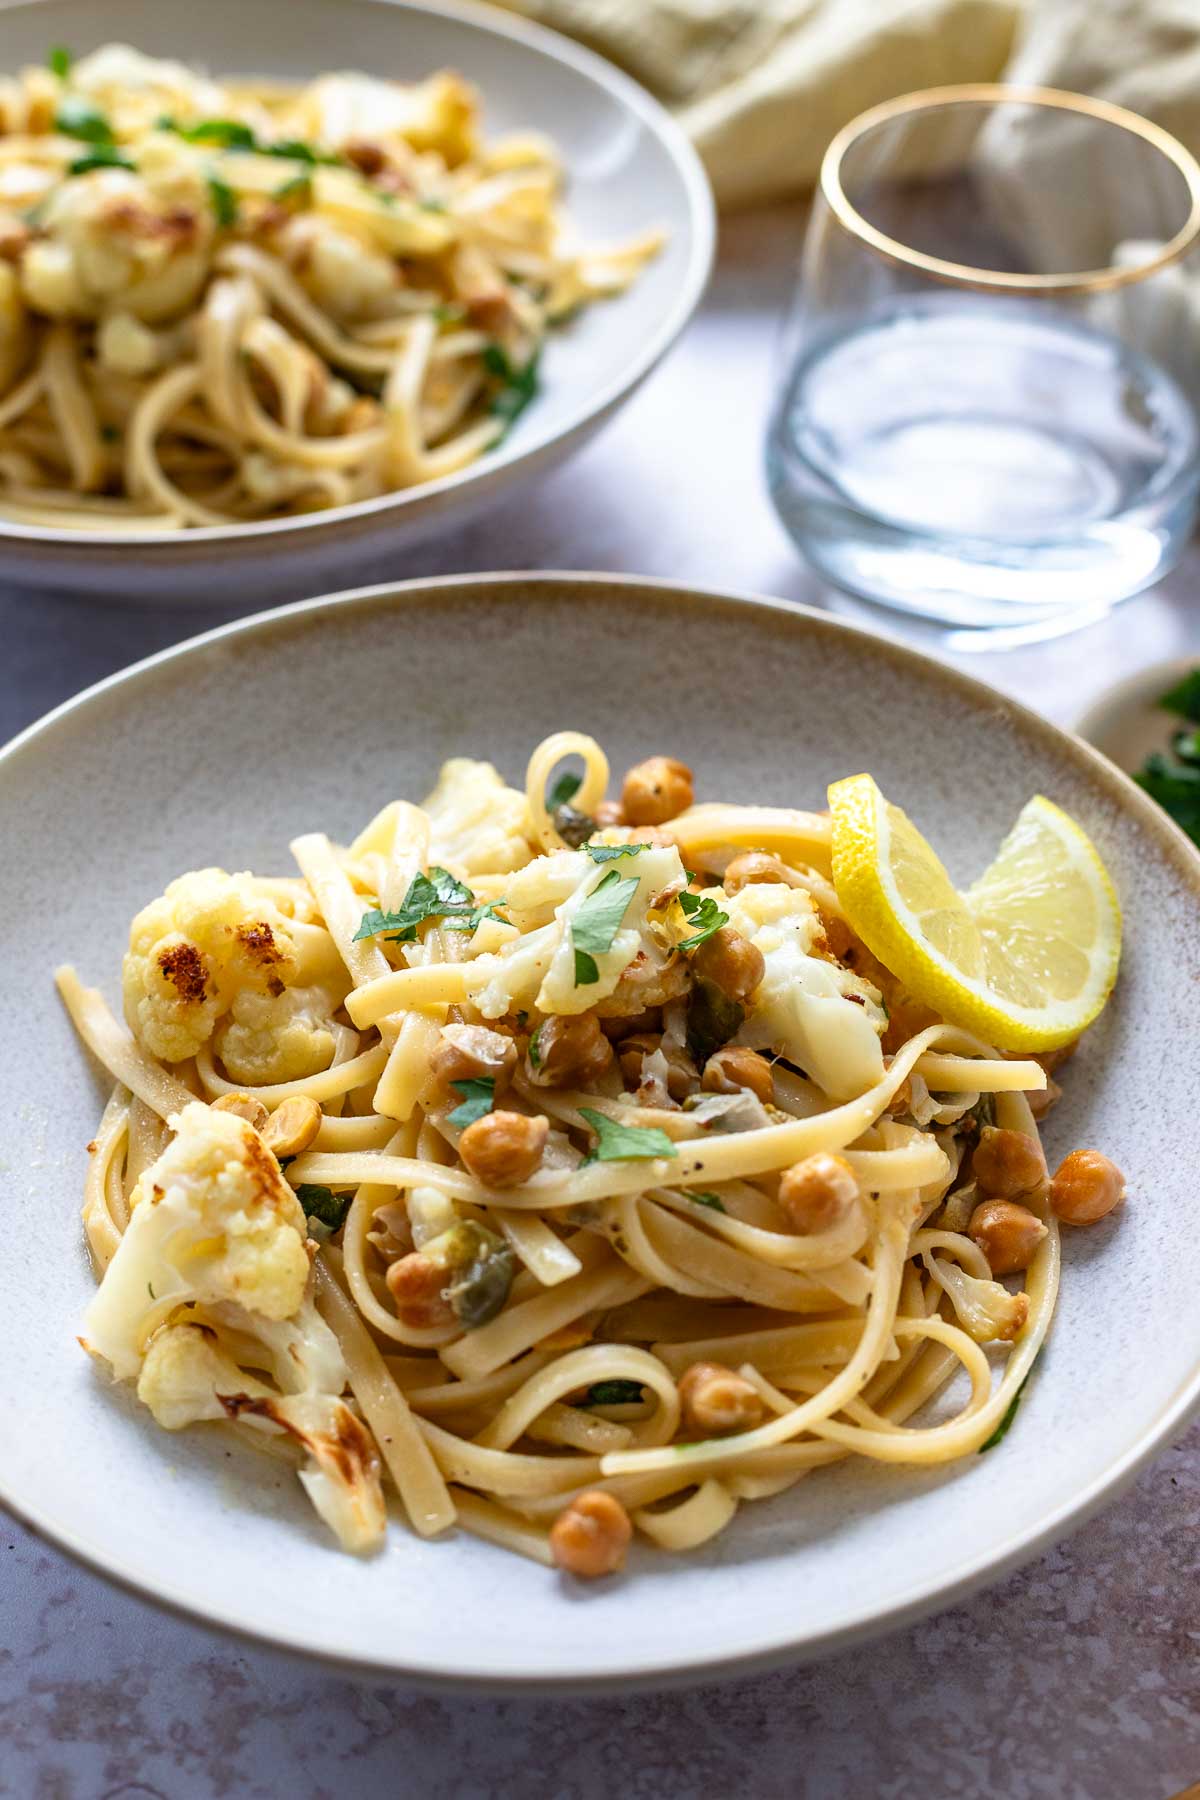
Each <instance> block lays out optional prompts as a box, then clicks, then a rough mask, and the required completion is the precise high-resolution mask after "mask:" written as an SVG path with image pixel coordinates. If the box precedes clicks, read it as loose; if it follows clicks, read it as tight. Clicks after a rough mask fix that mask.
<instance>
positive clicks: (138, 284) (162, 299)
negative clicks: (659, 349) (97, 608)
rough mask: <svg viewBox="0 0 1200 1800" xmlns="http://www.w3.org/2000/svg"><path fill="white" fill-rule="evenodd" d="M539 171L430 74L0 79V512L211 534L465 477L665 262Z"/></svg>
mask: <svg viewBox="0 0 1200 1800" xmlns="http://www.w3.org/2000/svg"><path fill="white" fill-rule="evenodd" d="M562 179H563V170H562V166H561V162H560V160H559V156H558V153H557V151H556V149H555V147H554V146H553V145H552V144H551V143H550V142H549V141H548V140H547V139H546V138H545V137H544V136H541V135H539V134H536V133H533V132H527V133H524V134H511V135H509V136H507V137H505V138H502V139H499V140H497V141H495V142H490V143H489V142H487V141H485V139H484V137H483V134H482V127H481V120H480V95H479V94H478V93H477V91H476V90H475V89H474V88H473V87H472V86H471V85H470V84H469V83H467V82H466V81H464V80H463V79H462V78H461V77H460V76H458V75H456V74H454V73H451V72H448V71H439V72H437V73H434V74H432V75H429V76H428V77H426V78H425V79H423V80H421V81H418V82H415V83H410V84H407V85H405V84H402V83H399V82H395V81H389V80H383V79H380V78H378V77H376V76H371V75H365V74H357V73H331V74H325V75H322V76H320V77H319V78H318V79H316V80H314V81H312V82H310V83H308V84H307V85H306V86H304V87H302V88H297V89H290V88H287V87H283V86H279V85H272V84H268V83H265V82H251V81H236V82H231V81H222V82H219V83H218V82H216V81H213V80H211V79H210V78H209V77H207V76H205V75H202V74H200V73H199V72H197V71H195V70H193V69H190V68H187V67H185V66H184V65H183V64H181V63H178V62H174V61H168V60H163V59H155V58H150V57H147V56H145V55H143V54H141V53H140V52H139V51H137V50H135V49H133V48H131V47H130V46H127V45H121V44H108V45H105V46H103V47H102V48H101V49H98V50H96V51H94V52H92V53H91V54H89V55H87V56H85V57H82V58H80V59H78V60H75V59H73V58H72V57H71V56H70V54H69V53H68V52H67V51H66V50H65V49H60V50H56V51H52V52H51V54H50V58H49V63H48V65H47V66H44V67H35V68H28V69H25V70H24V71H22V72H21V73H20V74H19V75H17V76H16V77H13V78H9V79H6V80H5V81H3V82H0V257H2V260H0V319H2V321H3V331H2V333H0V517H3V518H7V519H8V520H10V521H11V522H13V523H15V524H24V525H35V526H47V525H49V526H56V527H60V528H61V527H66V528H77V529H79V530H83V531H91V530H97V529H102V528H106V527H107V528H112V529H115V530H119V531H124V532H148V531H149V532H153V531H164V530H165V531H171V530H178V529H181V528H188V527H191V528H195V527H223V526H230V525H236V524H239V523H248V522H252V521H255V520H268V519H271V518H279V517H286V516H289V515H303V514H306V513H312V512H315V511H319V510H322V509H327V508H330V507H341V506H346V505H350V504H353V503H356V502H360V501H365V500H372V499H376V498H378V497H379V496H381V495H384V494H387V493H391V492H395V491H398V490H401V489H408V488H412V487H417V486H420V485H422V484H426V483H430V482H434V481H437V480H439V479H444V478H446V477H449V476H453V475H455V474H457V473H459V472H461V471H462V470H464V469H466V468H467V467H469V466H470V465H471V464H472V463H473V462H475V461H476V460H477V459H478V458H479V457H481V456H483V455H485V454H487V453H488V452H489V451H491V450H494V449H495V448H496V447H497V446H498V445H499V443H500V442H501V440H502V438H503V437H504V435H505V433H506V432H507V430H508V429H509V427H510V426H511V424H512V423H513V422H514V420H515V419H516V418H517V417H518V416H519V415H520V413H521V412H522V411H523V410H524V408H525V407H526V406H527V405H528V404H529V403H530V401H531V400H533V399H534V398H535V396H536V393H537V387H538V366H539V358H540V355H541V349H542V345H543V342H544V340H545V337H546V335H547V332H548V331H550V330H551V329H553V328H554V327H555V326H556V325H558V324H559V323H561V322H562V321H564V320H565V319H567V318H568V317H569V316H570V315H571V314H573V313H575V312H577V311H578V310H579V309H580V308H582V307H584V306H587V305H589V304H591V303H592V302H594V301H596V300H598V299H600V298H602V297H604V296H611V295H614V294H617V293H620V292H621V291H622V290H623V289H624V288H625V287H626V286H628V284H629V283H630V282H632V281H633V280H635V279H636V277H637V274H638V271H639V269H640V267H641V266H642V264H643V263H644V262H645V261H646V260H647V259H649V258H651V257H653V256H654V255H655V254H656V253H657V251H658V250H659V248H660V247H661V243H662V237H661V234H659V233H655V232H652V231H651V232H645V233H643V234H641V235H640V236H639V237H637V238H636V239H633V240H631V241H629V242H627V243H624V244H619V245H616V246H615V247H609V248H600V247H588V246H586V245H580V244H579V243H578V242H577V241H573V239H572V234H571V231H570V227H569V223H568V221H567V220H566V219H565V218H564V216H563V214H562V212H561V209H560V206H559V190H560V187H561V185H562Z"/></svg>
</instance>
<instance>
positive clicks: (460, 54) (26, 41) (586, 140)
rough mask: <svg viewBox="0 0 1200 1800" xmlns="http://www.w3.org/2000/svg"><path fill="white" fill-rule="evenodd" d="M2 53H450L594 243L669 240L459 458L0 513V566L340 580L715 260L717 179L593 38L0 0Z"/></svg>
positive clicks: (590, 406) (642, 352) (658, 347)
mask: <svg viewBox="0 0 1200 1800" xmlns="http://www.w3.org/2000/svg"><path fill="white" fill-rule="evenodd" d="M0 19H2V20H3V27H4V29H3V34H2V38H0V70H3V71H8V70H11V69H17V68H20V67H21V66H23V65H24V64H25V63H40V62H43V61H44V60H45V56H46V51H47V47H48V46H49V45H51V44H66V45H68V46H70V48H71V49H72V50H74V51H75V52H76V53H82V52H84V51H86V50H89V49H92V48H94V47H95V46H96V45H98V44H102V43H105V42H108V41H110V40H118V41H124V42H128V43H133V44H136V45H137V47H138V48H139V49H142V50H145V51H146V52H147V53H149V54H151V55H160V56H172V57H175V58H177V59H178V60H181V61H183V62H189V63H196V64H200V65H203V66H205V67H207V68H208V69H210V70H211V71H212V72H213V73H214V74H217V75H228V74H239V75H249V74H258V75H264V76H270V77H273V78H275V79H276V80H284V81H304V80H307V79H309V78H311V77H312V76H314V75H316V74H320V73H321V72H322V71H326V70H335V69H344V68H347V67H354V68H362V69H366V70H369V71H371V72H373V73H377V74H387V75H394V76H395V77H397V78H398V79H418V78H419V77H421V76H423V75H425V74H427V73H429V72H431V71H433V70H435V69H439V68H454V69H457V70H459V71H460V72H461V73H462V74H464V75H465V76H466V77H467V78H468V79H469V80H471V81H473V82H475V83H477V84H478V86H479V88H480V89H481V91H482V94H483V103H484V125H485V129H486V130H487V132H488V133H489V134H491V135H494V134H498V133H503V132H505V131H509V130H514V129H518V128H522V129H526V130H530V129H536V130H539V131H544V132H546V133H548V134H549V136H550V137H551V138H553V140H554V142H555V143H556V144H557V145H558V147H559V149H560V151H561V153H562V156H563V159H564V162H565V165H566V170H567V180H568V190H567V204H568V207H569V209H570V212H571V215H572V218H573V219H574V220H575V221H576V222H577V224H578V226H579V228H580V230H581V232H582V233H583V234H584V236H585V237H588V238H590V239H592V240H593V241H596V242H600V243H606V242H613V241H619V240H621V239H623V238H628V237H633V236H636V235H637V233H639V232H641V231H643V230H648V229H653V228H661V229H662V230H664V231H665V232H666V234H667V242H666V245H665V248H664V249H663V251H662V252H661V253H660V255H659V256H658V257H657V258H655V259H654V260H653V261H651V262H650V263H649V264H648V265H647V267H646V269H645V270H644V272H643V273H642V274H641V276H640V277H639V279H638V280H637V281H636V282H635V283H634V284H633V286H632V287H631V288H630V290H629V291H628V292H627V293H625V294H623V295H621V296H620V297H619V298H618V299H615V300H612V301H598V302H596V303H595V304H594V305H592V306H590V307H587V308H585V309H584V311H583V312H582V313H581V314H580V315H579V317H578V318H577V319H576V320H574V321H573V322H572V323H570V324H568V325H567V326H565V327H564V328H562V329H560V330H557V331H554V332H552V333H551V334H550V339H549V342H548V343H547V346H546V350H545V353H544V355H543V358H542V363H541V371H540V373H541V389H540V392H539V394H538V397H537V401H536V403H535V404H534V405H533V406H531V407H529V408H528V410H527V411H526V412H525V413H524V414H523V415H522V417H521V418H520V419H519V420H518V421H517V423H516V425H515V427H514V429H513V430H512V431H511V432H510V434H509V436H508V437H507V439H506V440H505V442H504V444H503V446H502V447H501V448H499V449H497V450H495V451H493V452H491V453H490V454H488V455H486V456H484V457H482V458H481V459H480V460H479V461H478V462H475V463H472V464H471V465H470V466H469V467H468V468H466V469H464V470H463V471H462V472H461V473H459V474H457V475H451V476H448V477H446V478H445V479H444V480H440V481H435V482H429V483H427V484H425V485H424V486H422V487H418V488H411V489H408V490H406V491H404V492H401V493H396V494H386V495H382V496H380V497H379V498H378V499H374V500H363V501H359V502H357V503H356V504H354V505H352V506H340V507H332V508H330V509H329V510H327V511H325V512H320V513H311V514H306V515H304V516H303V517H298V518H289V519H278V520H268V521H264V522H260V523H254V524H247V525H233V526H212V527H199V528H197V529H194V530H188V531H186V532H146V533H139V534H121V535H119V536H118V535H115V534H112V533H106V532H103V531H89V532H79V531H67V530H57V529H51V528H49V527H46V528H42V527H34V526H22V525H14V524H9V523H4V522H3V521H0V580H5V581H8V582H13V583H17V584H20V585H24V586H27V587H59V588H68V589H73V590H74V591H76V592H79V593H87V594H95V595H102V596H105V597H109V598H115V599H162V600H163V601H165V602H168V603H170V604H176V603H178V602H180V601H185V600H206V601H211V600H212V598H213V596H214V594H220V595H221V597H222V598H223V599H225V600H227V601H229V602H237V601H238V600H240V599H242V598H245V599H246V600H254V601H255V602H257V603H258V604H261V603H262V602H263V601H264V600H267V599H270V598H273V597H278V596H280V595H284V594H289V595H292V596H294V595H296V594H301V593H311V592H312V591H313V589H314V588H318V587H320V586H321V585H322V583H323V582H327V581H336V582H338V583H340V584H344V583H345V581H346V579H347V577H348V575H350V574H351V573H352V572H353V571H354V569H355V568H362V566H363V564H364V563H365V561H366V560H367V559H368V558H370V557H371V556H372V555H373V556H374V557H375V558H376V559H378V557H379V556H380V554H381V553H383V552H392V551H399V550H400V549H402V548H407V547H408V546H409V545H410V544H411V543H412V542H414V541H415V540H417V539H418V538H420V537H422V536H426V535H428V534H430V533H431V532H433V531H435V530H437V529H439V528H441V529H444V528H446V527H447V526H449V525H451V524H453V523H456V522H461V521H462V520H463V519H465V518H466V517H469V516H470V515H471V514H472V513H473V512H475V511H477V510H478V509H479V508H480V507H482V506H483V505H485V504H488V503H491V502H492V501H495V500H497V499H498V498H499V497H500V496H501V495H503V494H511V493H512V491H513V490H514V489H515V488H516V487H517V486H518V485H519V484H520V483H522V482H526V481H528V480H529V479H530V478H531V477H532V476H534V475H536V474H538V473H540V472H541V471H543V470H545V469H547V468H549V467H550V466H551V465H552V464H554V463H556V462H558V461H559V460H561V458H563V457H564V456H566V455H567V453H568V452H569V451H570V450H572V449H576V448H578V447H579V445H581V444H582V443H583V442H584V440H585V439H586V438H587V437H588V436H589V435H590V434H591V433H592V432H594V431H595V430H596V429H597V428H598V427H599V426H600V425H602V424H603V422H604V421H605V420H606V419H607V418H609V417H610V416H611V415H612V414H613V413H614V412H615V411H616V409H617V407H618V406H620V405H621V404H622V403H623V402H624V401H625V400H627V399H628V398H629V396H630V394H631V393H632V392H633V391H634V389H635V388H636V387H637V386H638V384H639V382H641V381H642V380H643V379H644V378H645V376H646V375H648V374H649V372H650V370H651V369H652V368H653V367H654V365H655V364H656V363H657V362H658V360H659V359H660V357H662V356H663V354H664V353H665V352H666V350H668V349H669V347H670V346H671V344H672V343H673V342H674V340H675V339H676V337H677V336H678V335H679V333H680V332H681V331H682V330H683V328H684V326H685V325H686V324H687V322H688V319H689V318H690V317H691V315H692V313H693V311H694V310H695V308H696V305H697V303H698V302H699V300H700V296H701V295H702V293H703V291H704V288H705V284H706V282H707V280H708V275H709V270H710V267H711V264H712V255H713V242H714V213H713V203H712V195H711V192H710V189H709V186H708V180H707V177H706V176H705V174H704V171H703V169H702V168H701V166H700V162H699V160H698V158H697V156H696V154H695V152H694V151H693V149H692V148H691V145H690V144H689V143H688V141H687V139H686V138H685V137H684V135H683V133H682V132H681V131H680V130H679V128H678V127H677V126H676V125H675V124H674V123H673V122H672V120H671V119H670V117H669V116H668V114H667V113H666V112H664V110H663V108H662V107H661V106H659V105H658V103H657V102H656V101H654V100H653V99H651V97H650V96H649V95H648V94H647V93H646V92H645V91H644V90H643V89H642V88H640V87H638V86H637V84H636V83H635V82H633V81H630V80H629V79H628V77H627V76H625V75H622V74H621V73H620V72H619V70H617V69H615V68H613V66H612V65H611V64H610V63H607V62H605V61H603V60H602V58H600V57H598V56H594V55H593V54H592V53H591V52H590V51H587V50H584V49H582V48H581V47H580V46H579V45H577V44H575V43H572V42H571V41H570V40H569V39H567V38H563V37H560V36H558V35H557V34H556V33H554V32H549V31H544V30H542V29H540V28H538V27H536V26H532V25H528V24H526V23H524V22H523V21H522V20H519V19H514V18H512V17H511V16H509V15H506V14H505V13H502V12H500V11H499V10H497V9H493V8H490V7H488V8H485V7H482V6H472V5H470V4H462V3H460V0H204V4H203V5H196V4H194V0H155V4H154V5H153V6H148V5H146V4H145V0H20V3H18V4H16V5H12V4H5V5H3V6H2V7H0Z"/></svg>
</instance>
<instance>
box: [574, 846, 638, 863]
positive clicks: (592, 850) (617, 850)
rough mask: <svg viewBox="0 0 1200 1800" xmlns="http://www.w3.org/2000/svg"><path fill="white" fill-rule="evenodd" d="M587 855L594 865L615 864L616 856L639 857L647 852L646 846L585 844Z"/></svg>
mask: <svg viewBox="0 0 1200 1800" xmlns="http://www.w3.org/2000/svg"><path fill="white" fill-rule="evenodd" d="M584 848H585V849H586V851H587V853H588V855H589V856H590V857H591V859H592V861H593V862H594V863H606V862H616V860H617V858H618V856H640V855H641V853H642V851H643V850H648V849H649V848H650V846H649V845H648V844H585V845H584Z"/></svg>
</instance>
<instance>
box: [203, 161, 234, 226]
mask: <svg viewBox="0 0 1200 1800" xmlns="http://www.w3.org/2000/svg"><path fill="white" fill-rule="evenodd" d="M208 197H209V199H210V200H211V201H212V209H213V211H214V213H215V214H216V215H217V224H218V225H219V226H221V227H222V228H223V229H224V230H228V229H229V227H230V226H231V225H236V224H237V219H238V203H237V195H236V194H235V193H234V191H233V189H232V188H231V187H230V185H229V183H228V182H227V181H223V180H222V179H221V177H220V176H219V175H212V174H210V175H209V177H208Z"/></svg>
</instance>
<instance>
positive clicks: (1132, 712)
mask: <svg viewBox="0 0 1200 1800" xmlns="http://www.w3.org/2000/svg"><path fill="white" fill-rule="evenodd" d="M1198 666H1200V649H1198V650H1197V651H1196V652H1195V654H1194V655H1192V656H1176V657H1173V658H1172V659H1171V660H1170V661H1169V662H1160V663H1151V665H1150V666H1149V668H1146V669H1138V670H1137V671H1136V673H1135V674H1133V675H1129V676H1127V677H1126V678H1125V680H1124V681H1118V682H1117V683H1116V685H1115V686H1114V687H1111V688H1108V689H1107V690H1106V691H1105V692H1104V693H1103V694H1101V696H1100V698H1099V699H1098V700H1094V701H1093V702H1092V704H1091V705H1090V706H1089V707H1088V709H1087V711H1086V712H1085V713H1084V714H1083V715H1082V717H1081V718H1080V719H1078V720H1077V721H1076V724H1075V730H1076V731H1077V732H1078V733H1079V736H1080V737H1081V738H1086V739H1087V741H1088V743H1089V744H1094V745H1095V747H1096V749H1097V750H1102V751H1103V752H1104V754H1105V756H1107V757H1110V758H1111V760H1112V761H1113V762H1115V763H1116V765H1117V767H1118V768H1119V769H1124V770H1126V772H1131V771H1132V770H1134V769H1138V768H1140V767H1141V765H1142V763H1143V762H1145V760H1146V758H1147V757H1148V756H1149V755H1150V753H1151V751H1153V750H1167V749H1168V748H1169V747H1170V743H1171V737H1172V735H1173V733H1174V732H1176V731H1178V729H1179V727H1180V726H1181V725H1182V723H1183V721H1182V719H1179V718H1177V717H1176V715H1175V714H1174V713H1171V712H1167V711H1166V709H1165V708H1164V707H1162V706H1160V705H1159V701H1160V700H1161V699H1162V697H1163V695H1164V694H1165V693H1167V692H1169V690H1170V689H1171V688H1173V687H1174V686H1175V685H1176V683H1177V682H1180V681H1182V680H1183V678H1184V676H1185V675H1187V674H1189V673H1190V671H1191V670H1192V669H1194V668H1196V667H1198Z"/></svg>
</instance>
